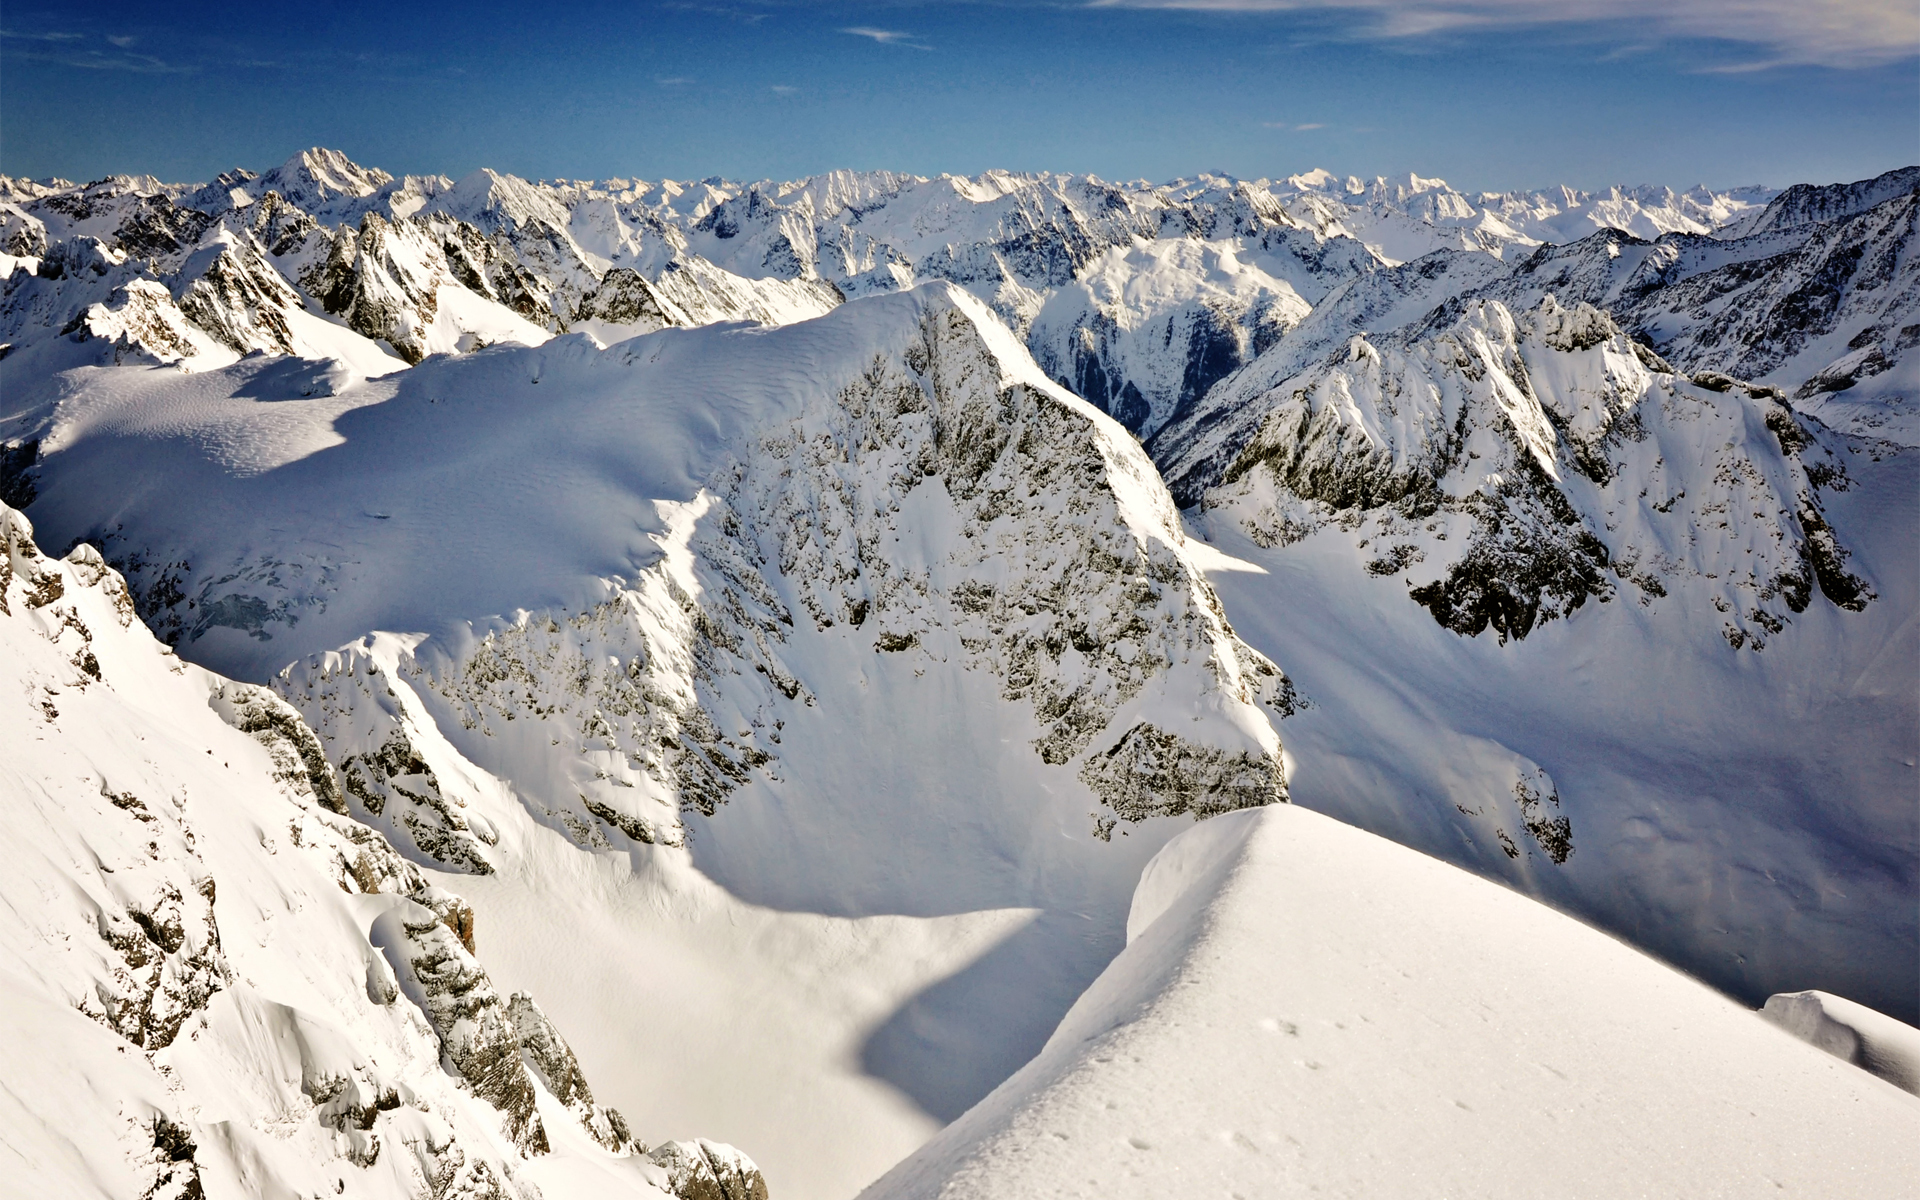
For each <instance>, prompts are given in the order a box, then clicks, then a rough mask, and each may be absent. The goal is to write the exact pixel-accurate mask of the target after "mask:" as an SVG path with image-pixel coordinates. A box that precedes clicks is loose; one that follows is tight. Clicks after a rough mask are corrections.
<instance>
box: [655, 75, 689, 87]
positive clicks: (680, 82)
mask: <svg viewBox="0 0 1920 1200" xmlns="http://www.w3.org/2000/svg"><path fill="white" fill-rule="evenodd" d="M654 82H655V83H657V84H659V85H660V86H661V87H684V86H685V85H687V84H689V83H692V82H693V80H691V79H689V78H688V77H686V76H685V75H671V76H668V77H667V78H665V79H656V80H654Z"/></svg>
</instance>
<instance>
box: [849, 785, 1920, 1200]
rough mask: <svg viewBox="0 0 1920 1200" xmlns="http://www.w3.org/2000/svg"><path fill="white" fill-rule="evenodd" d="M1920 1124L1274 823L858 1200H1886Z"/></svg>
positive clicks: (1376, 846)
mask: <svg viewBox="0 0 1920 1200" xmlns="http://www.w3.org/2000/svg"><path fill="white" fill-rule="evenodd" d="M1917 1120H1920V1101H1917V1100H1916V1099H1915V1098H1914V1097H1912V1096H1909V1095H1906V1094H1904V1093H1902V1092H1900V1091H1898V1090H1896V1089H1894V1088H1893V1087H1891V1086H1889V1085H1887V1084H1886V1083H1884V1082H1882V1081H1880V1080H1878V1079H1875V1078H1873V1077H1872V1076H1870V1075H1868V1074H1867V1073H1865V1072H1863V1071H1858V1070H1852V1069H1848V1068H1847V1067H1846V1066H1845V1064H1842V1063H1839V1062H1837V1061H1835V1060H1833V1059H1831V1058H1827V1057H1825V1056H1823V1055H1821V1054H1820V1053H1818V1052H1817V1051H1814V1050H1813V1049H1812V1048H1811V1047H1809V1046H1806V1045H1805V1044H1803V1043H1801V1042H1799V1041H1797V1040H1796V1039H1794V1038H1792V1037H1789V1036H1786V1035H1785V1034H1784V1033H1783V1032H1782V1031H1780V1030H1778V1029H1775V1028H1773V1027H1772V1026H1771V1025H1769V1024H1768V1023H1767V1022H1766V1021H1764V1020H1762V1019H1760V1018H1759V1017H1758V1016H1757V1015H1755V1014H1754V1013H1752V1012H1750V1011H1747V1010H1745V1009H1742V1008H1740V1007H1738V1006H1737V1005H1734V1004H1732V1003H1730V1002H1729V1001H1728V1000H1726V999H1725V998H1724V997H1722V996H1720V995H1717V994H1716V993H1714V992H1713V991H1711V990H1709V989H1708V988H1706V987H1703V986H1702V985H1700V984H1699V983H1697V982H1695V981H1693V980H1691V979H1689V978H1687V977H1686V976H1684V975H1681V974H1679V973H1678V972H1676V971H1673V970H1671V969H1670V968H1667V967H1664V966H1662V965H1660V964H1658V963H1656V962H1654V961H1653V960H1651V959H1649V958H1647V957H1645V956H1644V955H1641V954H1639V953H1637V952H1636V951H1634V950H1631V949H1629V948H1628V947H1626V946H1624V945H1622V944H1621V943H1619V942H1616V941H1614V940H1612V939H1611V938H1608V937H1606V936H1604V935H1602V934H1600V933H1597V932H1596V931H1594V930H1592V929H1589V928H1587V927H1586V926H1584V925H1581V924H1579V923H1578V922H1576V921H1573V920H1570V919H1569V918H1567V917H1565V916H1562V915H1560V914H1558V913H1556V912H1554V911H1552V910H1551V909H1548V908H1546V907H1545V906H1542V905H1539V904H1536V903H1534V902H1532V901H1530V900H1527V899H1525V898H1523V897H1521V896H1518V895H1516V894H1514V893H1513V892H1511V891H1508V890H1507V889H1505V888H1503V887H1500V886H1498V885H1496V884H1493V883H1489V882H1487V881H1485V880H1482V879H1478V878H1476V877H1474V876H1471V875H1469V874H1467V873H1466V872H1463V871H1460V870H1458V869H1456V868H1453V867H1449V866H1447V865H1445V864H1442V863H1440V862H1438V861H1436V860H1434V859H1430V858H1427V857H1425V856H1423V855H1420V854H1418V853H1415V852H1413V851H1411V850H1408V849H1405V848H1403V847H1401V846H1397V845H1394V844H1393V843H1390V842H1387V841H1385V840H1384V839H1381V838H1378V837H1375V836H1373V835H1371V834H1368V833H1364V832H1362V831H1360V830H1356V829H1353V828H1351V827H1349V826H1346V825H1342V824H1340V823H1338V822H1336V821H1332V820H1330V819H1328V818H1326V817H1323V816H1320V815H1318V814H1315V813H1312V812H1309V811H1306V810H1304V809H1300V808H1298V807H1289V806H1278V807H1274V808H1267V809H1259V810H1253V811H1249V812H1243V813H1232V814H1228V815H1226V816H1223V817H1219V818H1216V819H1214V820H1212V821H1209V822H1207V823H1206V824H1204V825H1201V826H1199V827H1197V828H1195V829H1192V830H1189V831H1188V832H1186V833H1184V834H1182V835H1181V836H1180V837H1178V838H1176V839H1175V840H1174V841H1173V842H1171V843H1169V844H1168V845H1167V846H1166V848H1164V849H1163V850H1162V851H1161V852H1160V854H1159V855H1158V856H1157V857H1156V858H1155V859H1154V860H1153V862H1152V863H1151V864H1149V866H1148V867H1147V870H1146V872H1145V874H1144V876H1143V877H1142V879H1141V882H1140V887H1139V890H1138V891H1137V893H1136V895H1135V899H1134V905H1133V912H1132V915H1131V916H1130V918H1129V920H1128V943H1127V949H1126V950H1125V951H1124V952H1123V953H1122V954H1121V955H1120V956H1119V957H1118V958H1116V959H1115V960H1114V961H1113V963H1112V964H1111V965H1109V966H1108V968H1107V970H1106V971H1105V972H1104V973H1102V975H1101V977H1100V978H1099V980H1097V981H1096V982H1095V983H1094V985H1093V986H1092V987H1091V988H1089V989H1088V990H1087V992H1086V994H1085V995H1083V996H1082V997H1081V998H1080V1000H1079V1001H1078V1002H1077V1003H1076V1004H1075V1005H1074V1007H1073V1010H1072V1011H1071V1012H1070V1013H1069V1014H1068V1015H1067V1017H1066V1019H1065V1020H1063V1021H1062V1022H1061V1024H1060V1028H1059V1029H1058V1030H1056V1031H1055V1033H1054V1035H1053V1037H1052V1038H1051V1039H1050V1040H1049V1041H1048V1043H1047V1047H1046V1049H1045V1050H1044V1051H1042V1053H1041V1054H1040V1056H1039V1057H1038V1058H1036V1059H1035V1060H1034V1061H1033V1062H1032V1063H1029V1064H1028V1065H1027V1066H1026V1067H1024V1068H1022V1069H1021V1071H1020V1072H1019V1073H1018V1074H1016V1075H1015V1076H1014V1077H1013V1078H1011V1079H1009V1080H1008V1081H1007V1082H1006V1083H1004V1084H1002V1085H1001V1086H1000V1087H999V1088H998V1089H996V1090H995V1091H994V1093H993V1094H992V1095H991V1096H989V1097H988V1098H987V1099H986V1100H985V1101H983V1102H982V1103H981V1104H980V1105H979V1106H978V1107H977V1108H975V1109H974V1110H973V1111H971V1112H970V1113H968V1114H967V1115H966V1116H965V1117H963V1118H961V1119H960V1120H959V1121H957V1122H955V1123H954V1124H953V1125H951V1126H949V1127H948V1128H947V1129H945V1130H944V1131H942V1132H941V1133H940V1135H939V1136H937V1137H936V1138H934V1139H933V1140H932V1141H931V1142H929V1143H928V1144H927V1145H926V1146H925V1147H923V1148H922V1149H921V1150H919V1151H918V1152H916V1153H915V1154H914V1155H913V1156H912V1157H910V1158H909V1159H907V1161H906V1162H904V1163H902V1164H901V1165H899V1166H898V1167H896V1168H894V1169H893V1170H892V1171H890V1172H888V1174H887V1175H886V1176H885V1177H884V1178H883V1179H882V1180H880V1181H879V1182H878V1183H876V1184H875V1185H874V1186H873V1187H871V1188H869V1189H868V1190H867V1191H866V1192H864V1193H862V1195H863V1196H864V1197H866V1198H867V1200H892V1198H896V1197H899V1198H904V1197H916V1196H935V1195H938V1196H942V1197H948V1198H959V1197H968V1196H982V1197H994V1198H995V1200H1013V1198H1017V1197H1026V1196H1035V1197H1039V1196H1047V1197H1055V1196H1061V1197H1064V1196H1088V1197H1102V1198H1109V1197H1128V1196H1165V1195H1171V1194H1177V1195H1183V1196H1206V1195H1246V1196H1253V1195H1276V1194H1281V1193H1286V1194H1293V1193H1296V1192H1298V1193H1306V1192H1310V1191H1312V1192H1325V1193H1330V1194H1338V1195H1408V1194H1434V1195H1463V1194H1474V1195H1496V1196H1569V1195H1572V1196H1620V1195H1637V1194H1658V1195H1674V1194H1677V1195H1689V1196H1750V1195H1758V1194H1761V1193H1763V1192H1764V1193H1766V1194H1773V1193H1774V1192H1776V1191H1778V1192H1782V1193H1784V1194H1788V1195H1795V1194H1797V1195H1807V1196H1835V1197H1837V1196H1862V1197H1866V1196H1887V1195H1894V1194H1900V1193H1902V1192H1904V1191H1906V1190H1908V1189H1910V1187H1911V1185H1912V1181H1913V1180H1914V1179H1915V1178H1920V1144H1916V1142H1915V1140H1914V1138H1913V1130H1914V1128H1915V1123H1916V1121H1917Z"/></svg>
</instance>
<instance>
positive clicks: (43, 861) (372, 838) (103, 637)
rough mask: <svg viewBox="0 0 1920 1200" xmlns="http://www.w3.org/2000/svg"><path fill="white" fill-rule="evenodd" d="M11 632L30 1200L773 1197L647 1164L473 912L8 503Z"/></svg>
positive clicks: (8, 1048)
mask: <svg viewBox="0 0 1920 1200" xmlns="http://www.w3.org/2000/svg"><path fill="white" fill-rule="evenodd" d="M0 626H4V628H5V631H6V632H5V636H4V638H0V655H3V656H4V658H3V659H0V661H4V664H5V665H4V667H3V668H0V669H3V670H4V671H5V673H6V676H7V687H6V696H7V699H6V701H5V704H6V706H7V711H6V714H5V717H4V722H5V728H6V730H7V734H6V750H7V753H6V754H5V755H4V756H3V757H0V784H3V786H4V789H5V792H4V794H5V798H6V821H5V823H4V827H3V831H0V848H3V849H4V852H5V855H6V858H7V862H8V863H9V869H8V870H7V872H5V874H4V878H0V895H3V896H4V897H5V907H6V911H7V913H8V919H7V921H6V923H5V925H4V927H3V928H0V939H3V940H4V945H5V951H4V953H5V954H6V963H7V967H6V971H5V972H4V974H0V980H4V983H0V991H3V992H4V1004H5V1007H6V1012H7V1021H6V1022H5V1032H4V1034H0V1037H4V1039H5V1052H4V1058H5V1062H6V1068H5V1072H6V1088H5V1089H4V1099H0V1130H4V1133H3V1134H0V1141H3V1142H4V1144H5V1146H6V1148H7V1150H8V1163H9V1166H8V1188H9V1190H10V1191H14V1192H16V1193H17V1194H20V1195H40V1196H55V1195H60V1196H79V1195H94V1194H104V1195H113V1196H155V1197H157V1196H165V1197H191V1196H241V1195H295V1194H304V1195H316V1194H326V1195H334V1194H342V1195H355V1196H391V1197H396V1198H398V1197H415V1196H422V1195H429V1194H430V1195H434V1196H446V1197H455V1196H472V1197H533V1196H537V1195H540V1194H542V1186H543V1185H544V1187H546V1188H549V1189H553V1191H554V1192H557V1193H560V1194H565V1195H578V1196H588V1195H592V1196H607V1197H613V1196H633V1197H639V1196H660V1195H663V1194H666V1195H681V1196H685V1197H688V1198H689V1200H691V1197H693V1196H708V1195H712V1194H715V1193H713V1192H711V1191H707V1192H701V1191H697V1190H695V1189H696V1188H697V1186H698V1184H697V1183H694V1184H690V1183H689V1180H697V1178H698V1176H697V1175H696V1174H695V1172H694V1170H693V1168H694V1167H695V1166H696V1164H695V1163H694V1161H693V1160H694V1159H696V1158H697V1159H699V1160H700V1162H701V1163H704V1164H706V1165H705V1168H704V1170H705V1177H706V1178H707V1179H708V1180H709V1181H713V1180H714V1166H715V1165H716V1164H717V1165H719V1166H720V1167H722V1168H723V1169H726V1170H729V1171H731V1172H733V1173H734V1175H735V1176H736V1177H737V1178H738V1179H739V1180H740V1181H741V1182H742V1183H743V1184H744V1185H746V1186H747V1187H748V1188H749V1189H750V1188H751V1186H752V1185H753V1184H754V1182H755V1181H757V1179H758V1173H757V1170H756V1169H755V1168H754V1167H753V1166H752V1164H751V1162H750V1161H749V1160H747V1159H745V1158H744V1157H742V1156H741V1155H739V1154H738V1152H736V1151H733V1150H731V1148H728V1147H722V1146H718V1145H714V1144H707V1143H668V1144H666V1145H664V1146H662V1147H661V1148H660V1149H659V1150H658V1151H656V1152H655V1153H654V1154H653V1155H652V1156H651V1157H648V1156H647V1155H646V1147H645V1146H644V1145H643V1144H638V1143H636V1142H635V1141H634V1140H633V1136H632V1134H631V1133H630V1132H629V1131H628V1128H627V1125H626V1123H625V1121H623V1120H622V1119H621V1117H620V1115H619V1113H617V1112H616V1111H614V1110H613V1109H610V1108H606V1107H604V1106H602V1105H599V1104H597V1103H595V1101H594V1096H593V1092H592V1090H591V1088H590V1087H589V1086H588V1083H587V1080H586V1078H585V1075H584V1074H583V1072H582V1071H581V1068H580V1063H579V1060H578V1059H577V1058H576V1057H575V1055H574V1053H573V1051H572V1049H571V1048H570V1047H569V1046H568V1044H567V1041H566V1039H565V1038H564V1037H563V1036H562V1035H561V1034H560V1032H559V1030H557V1029H556V1028H555V1027H554V1025H553V1023H552V1022H551V1021H550V1020H548V1019H547V1017H546V1015H545V1014H544V1013H543V1012H542V1010H541V1008H540V1006H539V1005H538V1004H537V1003H536V1002H535V1001H534V999H533V998H532V997H531V996H529V995H527V994H526V993H524V992H515V993H513V994H512V995H511V996H508V995H503V994H502V992H501V990H500V989H498V988H497V987H496V986H495V985H494V983H493V982H492V980H491V979H490V978H489V976H488V972H487V970H486V968H485V966H483V965H482V963H481V961H480V960H479V959H478V958H477V957H476V956H475V953H476V945H477V944H478V942H480V941H484V940H485V935H486V931H485V930H484V929H478V930H477V929H476V926H475V920H474V914H473V909H472V907H471V906H469V905H468V904H467V903H466V901H464V900H463V899H461V898H460V897H459V896H457V895H455V894H453V893H451V892H448V891H446V890H444V889H442V888H439V887H435V886H433V885H432V884H430V883H429V882H427V880H426V879H424V878H423V877H422V875H421V873H420V871H419V870H418V869H417V868H416V867H415V866H414V865H413V864H412V863H410V862H408V861H407V860H406V859H404V858H403V857H401V856H400V855H399V854H396V853H395V852H394V850H393V849H392V848H391V847H390V846H389V845H388V844H387V842H386V841H385V840H383V839H382V838H381V837H380V836H379V835H378V834H376V833H373V832H372V831H370V830H368V829H367V828H366V827H365V826H364V825H362V824H360V823H358V822H356V821H355V820H353V819H352V818H351V817H350V816H349V815H348V810H347V806H346V804H345V803H344V801H343V797H342V795H341V791H340V788H339V785H338V783H337V782H336V780H335V776H334V773H333V770H332V768H331V767H330V766H329V765H328V762H327V759H326V757H325V754H324V751H323V750H322V747H321V745H320V742H319V741H318V740H317V739H316V738H315V736H314V734H313V732H312V731H311V730H310V729H309V728H308V727H307V726H306V725H305V724H304V723H303V722H302V721H301V719H300V717H299V715H298V714H297V713H296V712H295V711H294V710H293V709H292V708H291V707H289V706H288V705H287V703H286V702H285V701H283V700H281V699H279V698H278V697H277V696H275V695H274V694H273V693H272V692H271V691H269V690H267V689H265V688H262V687H258V686H255V685H252V684H245V683H237V682H234V681H232V680H228V679H224V678H221V677H219V676H217V675H214V674H212V673H210V672H208V671H206V670H204V669H202V668H200V667H196V666H189V665H188V664H186V663H184V662H182V661H180V660H179V659H178V658H177V657H175V656H174V654H173V652H172V651H171V650H169V649H167V648H166V647H165V646H164V645H162V644H161V643H159V642H157V641H155V640H154V638H153V636H152V634H150V633H149V632H148V631H147V630H146V629H145V628H144V627H143V626H142V625H141V624H140V622H139V621H138V620H137V619H136V617H135V613H134V605H133V601H132V599H131V597H130V596H129V595H128V592H127V588H126V585H125V583H124V582H123V581H122V579H121V578H120V576H119V575H118V574H116V573H115V572H114V571H113V570H112V569H111V568H109V567H107V566H106V565H105V564H104V563H103V562H102V561H101V560H100V556H99V554H98V553H97V552H96V551H94V550H93V549H92V548H91V547H89V546H81V547H79V548H78V549H76V550H75V551H73V552H72V553H71V554H69V555H68V556H67V557H66V559H64V560H55V559H53V558H50V557H49V556H47V555H46V554H44V553H42V552H41V551H40V549H39V548H38V547H37V546H36V545H35V543H34V540H33V537H32V530H31V528H30V527H29V525H28V524H27V522H26V520H25V518H23V517H21V516H20V514H19V513H17V512H15V511H14V510H13V509H11V508H5V507H0ZM709 1160H711V1161H709ZM349 1179H350V1180H352V1184H351V1187H349V1186H348V1183H347V1181H348V1180H349ZM743 1194H744V1193H743ZM763 1194H764V1192H763Z"/></svg>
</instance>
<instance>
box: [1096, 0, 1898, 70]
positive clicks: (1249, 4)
mask: <svg viewBox="0 0 1920 1200" xmlns="http://www.w3.org/2000/svg"><path fill="white" fill-rule="evenodd" d="M1090 3H1091V5H1092V6H1093V7H1125V8H1178V9H1188V10H1199V11H1213V12H1302V13H1306V12H1318V13H1329V12H1344V13H1349V14H1352V15H1354V16H1357V17H1359V18H1361V28H1360V32H1361V33H1362V35H1363V36H1368V37H1376V38H1385V39H1417V38H1421V37H1425V36H1429V35H1432V34H1436V33H1445V32H1452V31H1459V30H1465V29H1472V28H1475V27H1482V28H1513V27H1515V26H1523V25H1535V26H1538V25H1617V26H1622V27H1625V29H1626V30H1628V31H1629V32H1630V33H1631V35H1632V37H1633V38H1634V40H1636V41H1644V39H1645V38H1646V37H1647V36H1648V35H1649V34H1653V35H1656V36H1665V37H1687V38H1714V39H1720V40H1725V41H1732V42H1743V43H1746V44H1749V45H1753V46H1758V47H1764V48H1765V49H1766V50H1768V51H1769V52H1770V53H1767V54H1765V55H1762V56H1760V57H1759V58H1757V59H1756V60H1755V61H1754V63H1753V64H1752V65H1750V66H1745V67H1743V68H1742V69H1747V70H1760V69H1765V68H1766V67H1770V66H1793V65H1806V64H1815V65H1820V66H1829V67H1843V68H1844V67H1863V66H1876V65H1880V64H1883V63H1889V62H1895V61H1898V60H1901V59H1905V58H1911V57H1914V56H1915V55H1920V5H1915V4H1914V3H1913V0H1678V2H1676V0H1090ZM1710 69H1715V70H1728V69H1730V68H1710Z"/></svg>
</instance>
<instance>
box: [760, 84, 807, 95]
mask: <svg viewBox="0 0 1920 1200" xmlns="http://www.w3.org/2000/svg"><path fill="white" fill-rule="evenodd" d="M767 90H768V91H770V92H772V93H773V94H774V95H776V96H797V95H799V94H800V89H799V88H797V87H793V86H792V85H790V84H785V83H776V84H774V85H773V86H772V87H770V88H768V89H767Z"/></svg>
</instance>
